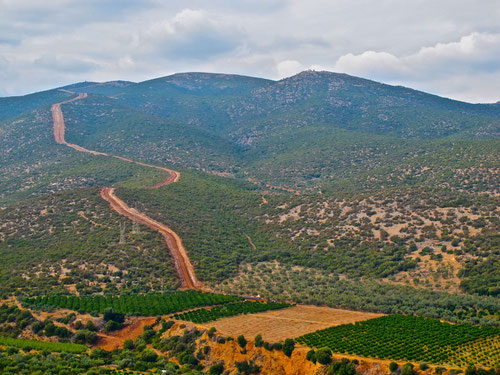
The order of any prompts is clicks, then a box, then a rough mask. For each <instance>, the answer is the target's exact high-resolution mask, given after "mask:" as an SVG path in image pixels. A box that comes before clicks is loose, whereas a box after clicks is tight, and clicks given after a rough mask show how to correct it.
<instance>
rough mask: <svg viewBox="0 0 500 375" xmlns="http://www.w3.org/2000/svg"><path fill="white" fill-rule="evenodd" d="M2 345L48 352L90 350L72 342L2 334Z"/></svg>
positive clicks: (0, 341) (0, 339)
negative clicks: (30, 338)
mask: <svg viewBox="0 0 500 375" xmlns="http://www.w3.org/2000/svg"><path fill="white" fill-rule="evenodd" d="M0 345H4V346H14V347H16V348H21V349H23V350H25V351H28V349H29V350H31V349H34V350H46V351H48V352H61V353H75V354H80V353H84V352H86V351H87V350H88V347H86V346H85V345H79V344H72V343H67V342H49V341H38V340H23V339H14V338H12V337H5V336H0Z"/></svg>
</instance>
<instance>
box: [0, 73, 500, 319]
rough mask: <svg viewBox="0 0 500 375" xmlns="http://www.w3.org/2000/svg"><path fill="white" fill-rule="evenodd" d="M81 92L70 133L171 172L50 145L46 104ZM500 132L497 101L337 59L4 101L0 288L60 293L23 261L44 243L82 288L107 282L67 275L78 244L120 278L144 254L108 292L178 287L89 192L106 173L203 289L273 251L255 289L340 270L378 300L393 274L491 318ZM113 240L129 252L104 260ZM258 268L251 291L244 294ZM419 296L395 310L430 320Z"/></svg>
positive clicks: (96, 264) (66, 109) (303, 296)
mask: <svg viewBox="0 0 500 375" xmlns="http://www.w3.org/2000/svg"><path fill="white" fill-rule="evenodd" d="M81 92H85V93H88V96H87V97H86V98H84V99H81V100H77V101H73V102H71V103H67V104H63V105H62V112H63V115H64V119H65V124H66V133H65V137H66V140H67V141H68V142H71V143H75V144H78V145H81V146H82V147H85V148H88V149H91V150H96V151H100V152H106V153H110V154H114V155H119V156H123V157H128V158H130V159H133V160H137V161H143V162H148V163H150V164H156V165H161V166H166V167H173V168H175V169H177V170H179V171H180V172H181V175H182V177H181V179H180V181H179V183H176V184H173V185H171V186H163V187H161V188H158V189H155V190H151V189H144V187H145V186H150V185H153V184H154V183H156V182H158V181H159V179H160V178H162V177H163V175H162V173H160V172H159V171H158V170H153V169H150V168H149V169H148V168H145V167H144V166H141V165H136V164H131V163H124V162H123V161H121V160H117V159H112V158H106V157H103V156H93V155H89V154H82V153H79V152H77V151H75V150H73V149H70V148H67V147H64V146H62V145H58V144H57V143H55V141H54V137H53V127H52V126H53V123H52V115H51V111H50V108H51V105H52V104H54V103H57V102H61V101H65V100H68V99H70V98H73V97H75V96H76V94H77V93H81ZM499 138H500V105H499V104H469V103H464V102H459V101H454V100H450V99H446V98H441V97H438V96H435V95H430V94H427V93H424V92H420V91H415V90H412V89H409V88H405V87H399V86H390V85H385V84H382V83H378V82H374V81H370V80H366V79H362V78H358V77H352V76H349V75H346V74H337V73H330V72H316V71H306V72H302V73H299V74H297V75H295V76H293V77H289V78H286V79H283V80H280V81H272V80H266V79H260V78H254V77H245V76H239V75H228V74H212V73H180V74H174V75H171V76H167V77H162V78H157V79H153V80H148V81H145V82H140V83H133V82H126V81H113V82H104V83H97V82H81V83H76V84H73V85H69V86H65V87H62V88H58V89H54V90H49V91H44V92H41V93H36V94H31V95H26V96H23V97H12V98H0V143H1V144H2V148H0V207H1V208H0V216H1V218H2V219H3V220H4V222H6V223H8V225H7V226H5V228H6V237H0V252H1V253H3V254H5V257H4V258H5V259H4V260H5V262H4V263H3V266H1V267H0V294H1V293H2V287H4V288H6V289H5V291H6V292H5V293H7V290H11V289H12V288H13V287H17V288H20V290H26V289H30V285H35V284H36V285H40V286H43V290H51V289H52V288H53V287H54V286H57V288H60V290H65V289H64V288H65V287H64V285H63V284H62V282H61V281H60V279H59V276H57V274H54V273H53V269H52V268H51V267H52V264H48V263H47V264H45V265H44V266H43V269H42V270H41V271H40V272H41V273H38V271H33V270H35V268H33V263H36V264H41V263H40V262H42V261H43V259H44V256H46V254H50V261H52V262H54V264H56V265H57V266H58V267H60V268H61V269H63V268H65V267H66V268H67V267H68V264H66V265H64V263H63V260H66V261H67V262H70V261H71V262H72V267H73V268H74V270H75V271H74V278H75V280H77V281H78V282H77V283H76V287H77V290H78V291H79V292H81V293H87V292H92V293H93V292H97V291H99V292H102V290H101V288H100V286H99V285H97V284H91V283H90V281H89V280H91V279H90V277H91V276H92V275H90V276H89V274H87V272H86V271H85V270H80V271H78V269H79V262H80V258H79V257H80V254H85V257H88V258H89V259H90V261H89V266H88V267H90V268H88V269H95V272H94V273H95V274H101V271H100V270H99V269H100V267H101V265H102V264H110V265H113V266H114V267H116V268H117V269H118V270H119V271H116V272H115V271H113V272H111V271H109V272H108V273H109V274H110V275H108V276H112V277H113V278H114V277H117V278H118V277H119V276H117V275H115V274H118V273H119V272H123V271H127V269H128V268H130V266H127V264H126V263H127V262H129V261H130V262H138V263H135V265H134V267H133V268H134V269H135V271H134V272H136V273H134V274H130V275H129V276H127V277H129V278H130V280H129V281H130V283H129V282H128V281H127V283H121V282H118V281H116V282H115V281H111V280H112V279H109V280H110V286H109V288H111V289H110V290H115V289H116V290H118V289H119V288H122V290H129V291H130V290H135V291H136V292H137V291H144V290H148V288H151V290H162V288H164V287H165V284H162V280H163V279H166V278H168V280H167V281H168V282H167V284H168V285H174V284H175V280H174V279H173V277H174V276H173V273H172V269H173V267H172V264H169V267H167V268H161V267H164V266H165V263H166V262H168V261H169V260H168V259H169V258H167V257H166V255H165V254H163V256H164V257H165V258H163V261H162V262H160V263H161V264H157V262H156V259H157V258H158V257H157V255H156V252H157V251H158V247H157V246H156V244H157V243H158V238H156V237H155V235H154V234H152V233H151V232H145V233H146V234H147V236H148V237H147V238H144V239H141V235H140V234H138V233H136V232H135V230H134V233H133V234H132V232H130V233H129V234H130V236H132V235H133V237H131V238H133V243H134V244H136V241H137V244H139V243H145V244H146V245H147V246H146V247H142V248H141V247H137V246H135V245H134V247H121V246H120V243H118V238H119V234H120V229H121V228H122V223H121V222H120V218H119V217H118V216H116V215H114V214H111V215H110V212H109V211H108V206H107V205H106V204H104V203H103V201H102V200H101V199H100V198H99V197H98V196H97V194H98V189H97V188H98V187H102V186H109V187H116V189H117V190H116V191H117V194H118V195H119V196H120V197H121V198H122V199H124V201H126V202H127V204H129V205H130V207H134V208H137V209H139V210H142V211H145V212H147V213H148V214H149V215H150V216H151V217H152V218H154V219H156V220H158V221H161V222H162V223H163V222H165V223H167V224H168V225H170V226H171V227H172V228H173V230H175V232H176V233H178V234H179V236H180V237H181V238H182V240H183V243H184V244H185V246H186V249H187V250H188V252H189V256H190V258H191V259H192V261H193V266H194V267H195V269H196V272H197V275H199V277H200V278H201V279H202V280H203V281H205V282H207V283H211V284H210V287H211V286H218V287H221V288H223V289H224V290H227V291H231V290H232V289H231V288H233V287H235V285H239V284H241V283H242V282H243V281H244V280H238V279H237V277H238V274H239V273H240V272H241V270H242V269H243V268H242V267H244V266H245V267H246V266H248V267H250V268H248V270H250V269H251V271H252V272H257V273H259V272H261V273H262V274H264V273H266V272H268V270H269V269H268V267H267V265H266V264H274V262H278V263H279V264H280V266H279V267H280V269H282V271H283V275H282V276H280V280H282V281H281V284H283V285H281V284H280V285H278V284H277V285H274V284H273V285H271V284H269V285H266V288H267V289H268V290H269V291H272V294H271V295H269V294H268V297H272V296H278V295H279V296H283V295H285V294H286V295H288V296H292V297H293V298H295V299H296V300H297V301H307V302H308V303H309V302H310V303H323V297H320V295H317V294H316V295H315V294H314V285H312V284H310V283H309V280H312V279H314V278H316V277H317V278H319V279H321V280H319V279H318V280H319V281H318V283H319V284H318V285H327V284H328V285H330V283H331V282H333V281H335V282H336V281H342V283H340V284H342V285H343V281H344V279H343V278H347V279H348V280H350V281H349V282H351V281H352V282H356V283H358V282H359V285H358V284H356V285H358V287H359V288H360V289H359V290H362V291H363V293H366V294H367V296H368V297H367V298H369V299H371V300H373V301H377V303H376V304H374V305H373V306H371V307H370V309H372V310H376V311H379V310H378V309H379V306H380V304H381V303H382V302H381V301H385V299H386V297H385V296H386V295H387V294H390V293H393V292H394V293H395V294H394V296H396V297H394V298H395V299H397V298H398V297H397V296H398V295H400V294H401V293H403V292H401V291H400V290H399V289H397V288H396V289H394V288H393V287H394V285H393V284H405V285H407V287H408V288H411V290H416V289H415V288H420V287H422V288H428V289H436V290H440V291H442V292H443V293H448V292H449V293H454V292H457V291H461V292H464V293H468V294H481V295H484V296H489V297H488V298H486V297H485V298H486V299H484V300H483V299H480V298H479V299H476V297H472V296H469V297H468V298H470V301H471V302H470V307H468V308H467V309H466V310H467V311H462V310H460V311H459V309H458V308H457V309H455V308H454V307H453V308H451V307H450V309H451V310H453V311H451V310H450V311H451V312H450V314H451V315H450V316H452V317H453V319H458V320H460V321H461V320H468V319H473V320H474V321H475V322H480V321H481V319H482V318H483V317H485V316H486V315H487V316H486V317H485V318H484V319H485V320H488V321H490V320H491V319H493V317H492V316H493V315H494V313H493V312H491V311H498V309H496V308H490V307H491V306H497V300H496V299H495V298H496V296H498V293H499V288H498V280H499V278H498V277H499V276H498V275H499V270H498V264H500V262H499V257H500V252H499V240H498V232H499V222H500V221H499V220H498V210H496V209H495V208H496V207H498V196H499V194H500V158H499V157H498V156H499V155H500V141H499ZM92 213H94V216H93V214H92ZM82 215H83V216H82ZM94 222H95V223H97V224H94ZM106 223H108V224H106ZM7 230H8V232H7ZM54 230H56V231H55V232H54ZM53 233H57V234H58V235H57V236H53V235H52V234H53ZM146 234H145V235H146ZM136 235H137V237H136ZM3 238H5V241H4V240H3ZM155 238H156V239H155ZM86 239H89V243H88V244H84V242H85V241H86ZM146 240H147V241H146ZM75 241H78V242H79V243H80V245H81V246H73V242H75ZM107 244H109V247H108V245H107ZM47 248H50V249H51V251H50V252H47V251H46V249H47ZM120 251H124V252H127V254H129V253H130V251H133V252H134V253H133V254H135V255H134V256H131V257H130V258H128V257H127V258H124V259H122V260H123V261H122V262H115V263H113V259H114V258H115V257H116V256H117V254H120ZM141 254H142V255H141ZM148 254H149V255H148ZM151 254H155V255H154V256H153V255H151ZM167 255H168V254H167ZM142 256H145V257H148V259H149V263H148V264H149V265H151V267H153V266H154V267H156V272H157V273H156V275H157V276H155V277H154V279H152V276H150V275H149V273H148V272H149V271H148V270H146V269H144V267H139V265H138V264H139V263H140V264H142V259H141V257H142ZM47 262H49V261H47ZM49 263H50V262H49ZM36 264H35V265H36ZM254 264H258V265H259V267H258V268H254V266H253V265H254ZM276 264H277V263H276ZM160 265H161V267H160ZM281 265H283V268H281ZM289 266H290V267H291V266H297V267H301V268H300V269H293V272H304V273H305V274H307V275H308V276H307V277H300V278H299V279H300V280H301V281H300V282H301V283H302V281H304V284H301V285H298V286H297V288H298V289H297V290H298V291H300V292H299V294H297V293H296V292H295V291H293V290H291V289H294V288H295V285H296V284H294V283H293V282H287V281H286V278H285V276H286V277H291V276H292V273H288V271H287V269H286V267H289ZM148 267H149V266H148ZM290 269H291V268H290ZM28 270H31V271H28ZM36 270H38V269H36ZM110 270H111V268H110ZM84 271H85V272H84ZM167 271H168V272H167ZM163 272H166V273H165V275H168V277H167V276H165V277H163V276H161V274H162V273H163ZM248 272H250V271H248ZM269 272H270V273H269V275H274V274H273V273H272V272H271V271H270V270H269ZM280 272H281V271H280ZM318 272H319V273H318ZM13 275H16V277H15V278H14V276H13ZM19 275H31V276H30V277H31V278H28V279H26V278H24V277H22V276H19ZM37 275H41V276H37ZM106 275H107V274H106ZM113 275H115V276H113ZM158 275H160V276H158ZM322 275H324V276H322ZM122 276H123V273H122ZM38 278H44V279H43V280H41V281H40V280H38ZM136 279H137V280H139V281H140V283H139V284H140V285H134V280H136ZM365 279H366V280H376V281H377V283H378V282H380V283H382V284H383V285H384V286H383V290H382V289H378V287H376V288H375V289H374V288H373V285H372V284H370V283H365V281H366V280H365ZM113 280H115V279H113ZM116 280H118V279H116ZM252 280H256V279H252V278H249V279H248V285H246V284H245V285H246V286H245V288H248V290H247V292H246V293H248V294H253V295H255V294H258V293H259V292H260V289H259V288H258V285H256V284H254V282H253V281H252ZM163 281H165V280H163ZM292 281H293V280H292ZM346 282H347V281H346ZM221 283H226V284H221ZM227 283H229V284H227ZM245 283H246V281H245ZM325 283H326V284H325ZM306 284H307V285H306ZM340 284H339V285H340ZM382 284H381V285H382ZM290 285H293V287H290V288H291V289H288V287H289V286H290ZM328 285H327V286H324V288H325V289H324V293H325V294H326V295H328V293H330V291H331V290H332V289H331V285H330V286H328ZM346 285H347V284H346ZM377 285H378V284H377ZM275 286H276V288H275ZM106 288H107V287H106ZM109 288H108V289H109ZM384 288H388V290H390V291H391V292H390V293H387V292H386V291H385V289H384ZM391 288H392V289H391ZM311 290H312V292H311ZM374 290H379V291H380V295H378V297H377V298H375V297H373V293H375V292H374ZM405 290H406V289H405ZM408 290H410V289H408ZM377 293H379V292H377ZM341 294H342V293H341ZM404 294H405V295H406V294H407V293H406V291H405V292H404ZM417 294H418V293H417ZM382 295H383V297H381V296H382ZM422 296H424V297H419V298H418V299H416V300H415V302H414V303H411V304H410V305H414V306H413V307H412V308H411V309H409V310H407V311H402V312H405V313H414V312H416V311H420V310H422V311H423V310H425V311H424V312H425V315H426V316H437V315H438V314H437V312H436V311H435V310H432V307H429V304H432V298H428V297H426V296H427V295H426V294H425V293H424V294H422ZM287 298H288V297H287ZM349 298H351V297H349ZM450 298H451V297H450ZM453 298H455V297H453ZM456 298H458V297H456ZM334 300H335V299H332V301H334ZM421 301H425V306H426V307H421V306H424V305H421ZM490 301H495V302H494V303H490ZM348 302H349V306H354V307H356V308H358V307H359V304H360V302H359V301H358V303H354V302H353V301H352V300H349V301H348ZM331 303H332V305H336V304H334V303H333V302H331ZM384 303H386V302H384ZM422 303H423V302H422ZM449 305H450V306H461V305H460V304H458V303H455V302H453V303H450V304H449ZM480 306H481V307H480ZM479 307H480V308H479ZM360 308H365V307H363V306H361V307H360ZM427 310H428V311H427ZM455 310H457V311H455ZM486 311H488V312H486ZM400 312H401V311H400ZM419 313H421V312H419ZM485 314H486V315H485ZM494 319H496V318H494Z"/></svg>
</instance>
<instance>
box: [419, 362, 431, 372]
mask: <svg viewBox="0 0 500 375" xmlns="http://www.w3.org/2000/svg"><path fill="white" fill-rule="evenodd" d="M419 368H420V370H422V371H425V370H427V369H429V365H428V364H427V363H421V364H420V366H419Z"/></svg>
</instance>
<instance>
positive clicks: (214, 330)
mask: <svg viewBox="0 0 500 375" xmlns="http://www.w3.org/2000/svg"><path fill="white" fill-rule="evenodd" d="M216 331H217V330H216V329H215V327H212V328H210V329H209V330H208V337H210V338H212V337H213V336H214V335H215V332H216Z"/></svg>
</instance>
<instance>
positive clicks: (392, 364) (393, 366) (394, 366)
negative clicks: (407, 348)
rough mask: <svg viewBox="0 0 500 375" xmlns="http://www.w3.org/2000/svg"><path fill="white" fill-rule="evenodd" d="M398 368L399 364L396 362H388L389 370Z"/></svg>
mask: <svg viewBox="0 0 500 375" xmlns="http://www.w3.org/2000/svg"><path fill="white" fill-rule="evenodd" d="M398 368H399V365H398V364H397V363H396V362H391V363H390V364H389V370H391V372H394V371H396V370H397V369H398Z"/></svg>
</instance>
